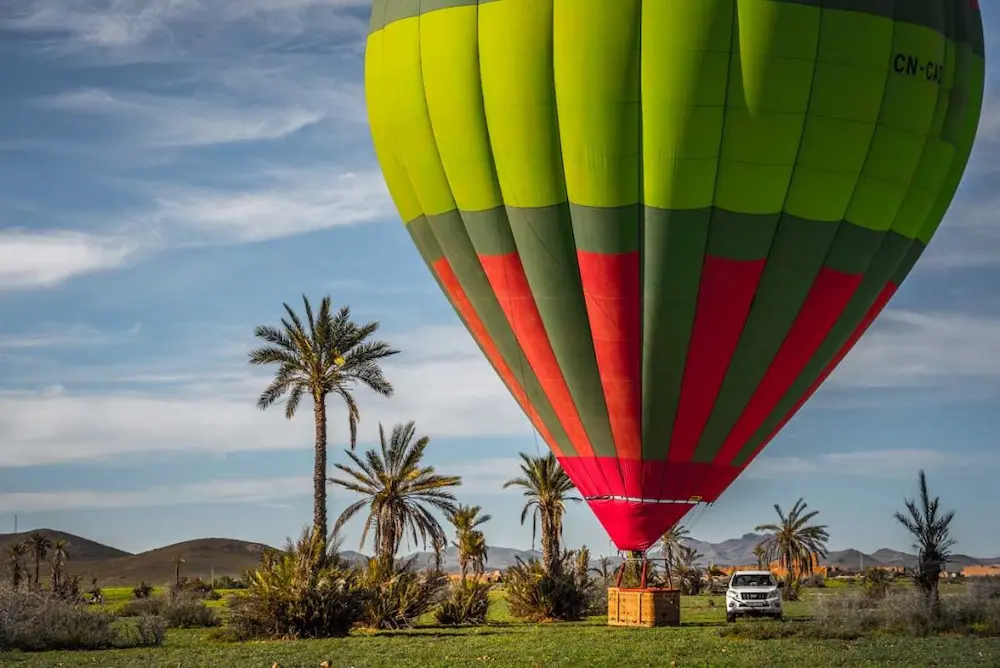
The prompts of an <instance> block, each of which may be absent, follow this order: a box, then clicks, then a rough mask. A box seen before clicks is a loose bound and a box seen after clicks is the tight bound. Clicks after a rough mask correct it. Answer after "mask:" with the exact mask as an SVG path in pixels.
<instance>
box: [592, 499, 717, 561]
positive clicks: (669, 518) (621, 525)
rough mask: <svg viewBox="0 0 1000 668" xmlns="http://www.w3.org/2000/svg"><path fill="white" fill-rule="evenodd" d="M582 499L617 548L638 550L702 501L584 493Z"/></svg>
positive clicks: (644, 549) (646, 546) (655, 538)
mask: <svg viewBox="0 0 1000 668" xmlns="http://www.w3.org/2000/svg"><path fill="white" fill-rule="evenodd" d="M584 500H585V501H586V502H587V505H589V506H590V508H591V510H593V512H594V515H596V516H597V519H598V521H599V522H600V523H601V526H603V527H604V530H605V531H606V532H607V533H608V537H609V538H611V541H612V542H613V543H614V544H615V546H616V547H617V548H618V549H619V550H622V551H623V552H641V553H645V552H646V551H647V550H648V549H649V548H650V547H652V545H653V544H654V543H656V541H658V540H659V539H660V537H661V536H663V534H665V533H666V532H667V531H668V530H669V529H670V527H672V526H674V525H675V524H677V522H679V521H680V520H681V519H682V518H683V517H684V516H685V515H687V514H688V512H690V510H691V509H692V508H694V507H695V506H697V505H698V504H700V503H701V502H702V500H701V497H691V498H689V499H638V498H633V497H628V496H613V495H601V496H585V497H584Z"/></svg>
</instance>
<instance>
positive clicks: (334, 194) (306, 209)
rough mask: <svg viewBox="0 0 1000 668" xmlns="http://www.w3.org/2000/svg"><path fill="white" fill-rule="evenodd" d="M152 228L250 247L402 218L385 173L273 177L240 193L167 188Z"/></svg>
mask: <svg viewBox="0 0 1000 668" xmlns="http://www.w3.org/2000/svg"><path fill="white" fill-rule="evenodd" d="M153 200H154V208H153V211H152V212H151V213H149V214H148V215H147V216H146V217H147V218H148V222H150V223H152V224H154V225H156V226H157V227H158V228H160V229H163V230H164V231H165V233H166V234H168V235H169V234H176V235H179V236H180V237H181V238H183V239H185V240H187V241H194V242H204V241H207V242H216V243H217V242H228V243H250V242H256V241H263V240H267V239H274V238H278V237H285V236H291V235H295V234H302V233H305V232H310V231H313V230H321V229H327V228H332V227H339V226H343V225H356V224H359V223H367V222H373V221H378V220H385V219H392V218H396V217H398V214H397V212H396V209H395V205H394V204H393V202H392V200H391V199H390V197H389V191H388V189H387V188H386V185H385V181H384V180H383V178H382V175H381V172H379V171H377V170H370V171H361V172H344V171H339V170H336V169H335V168H332V167H330V166H325V165H324V166H317V167H316V168H312V169H310V168H304V167H303V168H299V169H284V170H277V171H272V172H271V173H270V179H269V181H268V182H266V183H264V184H260V185H257V186H255V187H253V188H245V189H240V190H221V189H210V188H193V187H180V186H173V185H164V186H161V187H159V188H158V189H157V190H156V191H155V192H154V194H153Z"/></svg>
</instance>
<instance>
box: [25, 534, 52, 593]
mask: <svg viewBox="0 0 1000 668" xmlns="http://www.w3.org/2000/svg"><path fill="white" fill-rule="evenodd" d="M27 544H28V551H29V552H30V553H31V556H32V558H33V559H34V560H35V587H36V588H37V587H39V586H41V585H40V582H39V579H38V577H39V571H40V570H41V565H42V560H43V559H45V557H46V556H48V554H49V548H50V547H52V540H51V539H50V538H49V537H48V536H46V535H45V534H43V533H42V532H40V531H35V532H33V533H32V534H31V535H30V536H28V540H27Z"/></svg>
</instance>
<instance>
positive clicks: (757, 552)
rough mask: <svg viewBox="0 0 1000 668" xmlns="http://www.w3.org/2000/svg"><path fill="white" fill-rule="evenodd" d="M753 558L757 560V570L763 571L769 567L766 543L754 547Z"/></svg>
mask: <svg viewBox="0 0 1000 668" xmlns="http://www.w3.org/2000/svg"><path fill="white" fill-rule="evenodd" d="M753 556H754V557H756V558H757V568H760V569H763V568H764V567H765V566H766V565H767V549H766V548H765V547H764V541H761V542H759V543H757V544H756V545H754V546H753Z"/></svg>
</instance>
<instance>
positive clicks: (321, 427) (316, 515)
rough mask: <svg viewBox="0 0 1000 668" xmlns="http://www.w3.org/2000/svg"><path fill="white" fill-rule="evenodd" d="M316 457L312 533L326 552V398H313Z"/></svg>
mask: <svg viewBox="0 0 1000 668" xmlns="http://www.w3.org/2000/svg"><path fill="white" fill-rule="evenodd" d="M313 403H314V409H313V414H314V420H315V422H316V456H315V460H314V462H313V533H314V534H316V536H317V539H318V540H319V541H320V544H321V545H322V546H323V552H324V553H325V552H326V397H325V396H324V395H322V394H320V395H317V396H315V397H313Z"/></svg>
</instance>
